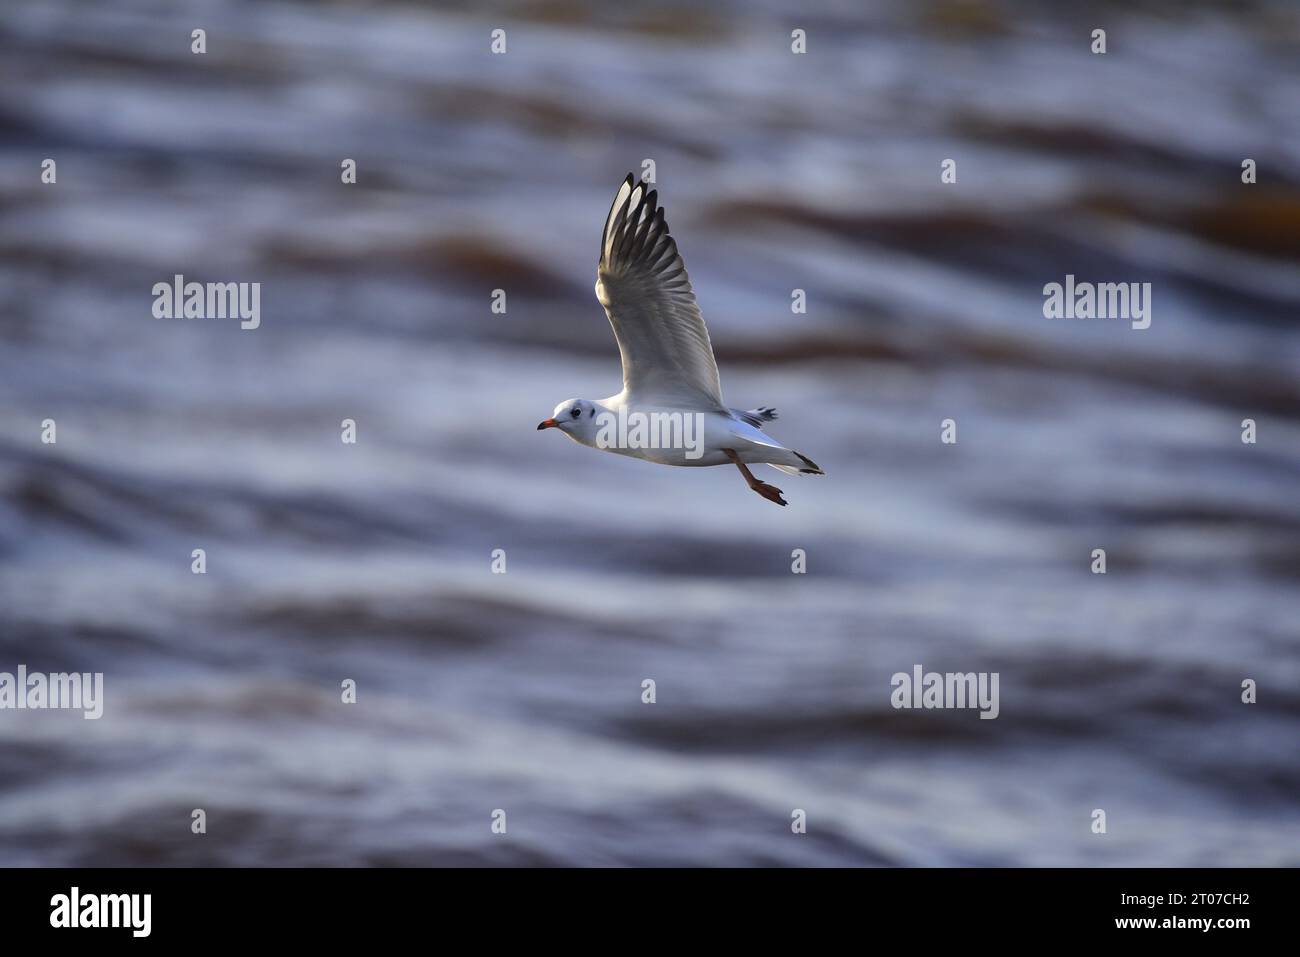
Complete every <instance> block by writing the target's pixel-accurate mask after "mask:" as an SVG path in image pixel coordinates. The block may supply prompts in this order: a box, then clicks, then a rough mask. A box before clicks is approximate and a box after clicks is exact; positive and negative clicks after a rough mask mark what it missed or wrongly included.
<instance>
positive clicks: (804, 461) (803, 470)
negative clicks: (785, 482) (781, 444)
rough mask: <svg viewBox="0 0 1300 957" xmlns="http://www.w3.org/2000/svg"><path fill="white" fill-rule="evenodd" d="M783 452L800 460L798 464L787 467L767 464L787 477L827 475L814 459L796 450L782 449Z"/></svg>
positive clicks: (771, 463) (772, 463)
mask: <svg viewBox="0 0 1300 957" xmlns="http://www.w3.org/2000/svg"><path fill="white" fill-rule="evenodd" d="M781 451H782V452H786V453H788V454H790V455H792V456H794V457H795V458H796V459H798V464H791V465H787V464H785V463H784V462H782V463H777V462H768V463H767V464H768V465H770V466H772V468H774V469H777V470H779V471H781V472H784V473H785V474H786V475H825V474H826V473H825V472H823V471H822V470H821V467H820V466H818V464H817V463H816V462H814V461H813V460H812V459H810V458H808V456H806V455H802V454H800V453H799V452H796V451H795V450H794V449H782V450H781Z"/></svg>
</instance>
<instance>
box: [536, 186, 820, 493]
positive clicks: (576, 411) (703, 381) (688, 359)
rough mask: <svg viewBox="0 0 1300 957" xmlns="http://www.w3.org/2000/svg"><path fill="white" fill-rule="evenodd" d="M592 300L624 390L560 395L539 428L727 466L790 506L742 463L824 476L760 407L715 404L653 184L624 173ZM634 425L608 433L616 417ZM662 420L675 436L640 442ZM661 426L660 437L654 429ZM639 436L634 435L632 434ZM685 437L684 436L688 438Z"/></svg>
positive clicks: (771, 412) (705, 349) (705, 334)
mask: <svg viewBox="0 0 1300 957" xmlns="http://www.w3.org/2000/svg"><path fill="white" fill-rule="evenodd" d="M596 298H597V299H598V300H599V301H600V304H601V305H602V306H604V307H605V315H606V316H608V317H609V324H610V325H611V326H613V327H614V339H615V340H616V341H617V342H618V351H619V355H620V357H621V358H622V360H623V391H622V392H620V393H619V394H618V395H615V396H610V397H609V398H608V399H598V400H593V399H568V400H567V401H564V402H561V403H560V404H559V405H557V406H556V407H555V411H554V412H553V413H551V417H550V418H549V419H545V420H543V421H542V422H541V424H539V425H538V426H537V428H538V430H541V429H559V430H560V431H561V432H563V433H564V434H565V435H567V436H568V437H569V438H571V439H572V440H573V441H575V442H577V443H579V444H581V445H586V446H589V447H591V448H598V449H601V450H603V451H607V452H615V453H617V454H619V455H629V456H632V457H633V458H639V459H645V460H647V461H650V462H655V463H658V464H661V465H680V466H709V465H727V464H731V465H734V466H736V468H738V469H740V474H741V475H743V476H744V478H745V482H746V484H748V485H749V487H750V488H751V489H753V490H754V491H755V492H757V493H758V494H759V495H761V496H762V497H763V498H765V499H767V500H768V501H769V502H775V503H776V504H777V505H786V504H788V503H787V502H786V500H785V499H784V498H782V497H781V495H782V492H781V490H780V489H779V488H777V487H776V486H774V485H769V484H768V483H767V482H763V481H760V480H759V479H757V478H755V477H754V473H753V472H751V471H750V470H749V468H748V466H750V465H756V464H765V465H770V466H772V467H773V468H776V469H779V470H781V471H782V472H785V473H787V474H789V475H798V474H804V475H823V474H825V473H823V472H822V470H821V469H820V468H818V466H817V464H816V463H814V462H813V461H812V459H810V458H808V457H807V456H805V455H801V454H800V453H798V452H796V451H794V450H793V449H787V448H785V447H784V446H782V445H781V444H780V443H779V442H775V441H773V440H772V439H771V438H770V437H769V436H767V435H766V434H765V433H764V432H763V426H764V424H765V423H767V422H770V421H772V420H773V419H775V418H776V410H775V409H772V408H768V407H766V406H764V407H760V408H757V409H749V410H745V411H742V410H740V409H731V408H728V407H727V406H726V405H724V404H723V402H722V386H721V383H720V382H719V380H718V365H717V362H716V361H715V360H714V358H713V345H712V343H711V342H710V341H709V331H708V330H707V329H706V328H705V327H704V318H703V317H702V316H701V315H700V308H699V306H697V305H696V303H695V293H694V292H693V291H692V289H691V282H690V279H689V278H687V275H686V266H685V264H683V262H682V257H681V256H680V255H678V252H677V243H676V242H674V241H673V237H672V236H671V235H670V234H669V232H668V223H666V222H665V221H664V211H663V208H662V207H660V206H659V205H658V192H657V190H653V189H652V190H649V191H647V190H646V188H645V184H643V183H641V182H638V181H637V180H636V179H635V178H634V177H633V175H632V174H631V173H628V174H627V178H626V179H624V180H623V183H622V184H621V185H620V186H619V188H618V193H617V194H615V196H614V202H613V205H611V206H610V208H609V215H608V216H606V217H605V230H604V232H603V234H602V235H601V239H600V261H599V264H598V265H597V267H596ZM619 422H623V423H632V428H630V429H628V428H626V427H624V428H623V429H622V430H621V431H619V435H618V440H612V438H613V436H614V433H615V432H616V431H618V430H616V429H615V428H614V426H615V424H616V423H619ZM638 423H642V424H644V423H650V424H651V426H653V424H654V423H661V424H663V423H667V426H668V427H671V426H676V430H675V431H674V430H673V429H672V428H668V427H665V428H666V431H667V433H668V434H669V435H670V437H672V438H673V441H670V442H667V443H657V442H654V441H653V439H652V440H650V441H646V440H645V437H646V435H647V434H648V435H650V436H654V435H656V433H655V432H654V429H653V427H652V428H650V429H645V428H642V429H641V430H640V432H638ZM663 434H664V430H661V431H660V432H659V433H658V435H660V436H662V435H663ZM638 435H640V437H641V440H639V441H629V439H636V438H637V436H638ZM691 439H693V441H687V440H691Z"/></svg>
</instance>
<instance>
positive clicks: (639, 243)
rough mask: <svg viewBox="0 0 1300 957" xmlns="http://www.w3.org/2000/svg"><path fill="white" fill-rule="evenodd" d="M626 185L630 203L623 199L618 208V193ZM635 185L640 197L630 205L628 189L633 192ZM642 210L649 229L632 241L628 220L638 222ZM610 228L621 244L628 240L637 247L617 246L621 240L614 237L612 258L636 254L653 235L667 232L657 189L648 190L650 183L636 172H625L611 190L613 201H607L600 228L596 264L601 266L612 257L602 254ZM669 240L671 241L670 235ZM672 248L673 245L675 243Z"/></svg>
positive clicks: (643, 249) (606, 264)
mask: <svg viewBox="0 0 1300 957" xmlns="http://www.w3.org/2000/svg"><path fill="white" fill-rule="evenodd" d="M625 186H626V187H627V188H628V190H629V202H625V203H623V205H622V206H621V207H618V206H616V204H617V203H618V197H619V193H621V192H622V190H623V187H625ZM638 187H639V188H640V189H641V196H640V198H639V199H638V200H637V202H636V204H635V205H632V204H631V203H630V197H631V192H635V191H636V189H637V188H638ZM643 209H648V210H649V212H648V213H647V214H646V219H647V220H649V225H648V228H646V229H645V230H644V231H643V233H642V235H641V236H640V237H638V238H636V239H635V240H634V239H633V237H632V236H631V235H629V232H628V223H638V222H640V220H641V211H642V210H643ZM611 231H612V232H613V233H614V234H615V236H616V237H621V245H622V246H627V245H628V244H629V243H632V244H633V245H635V246H636V247H638V249H636V250H633V249H630V248H619V246H620V240H619V239H616V240H615V249H613V250H611V252H612V253H613V254H614V255H613V257H612V258H614V259H623V258H626V257H628V256H629V255H631V256H635V255H636V254H637V252H644V251H645V249H648V248H649V247H648V246H647V245H646V244H647V243H648V242H651V237H652V236H658V235H662V234H666V233H668V222H667V220H666V219H665V218H664V209H663V207H662V206H660V205H659V190H658V189H650V188H649V184H647V183H645V182H643V181H642V180H640V179H639V178H638V177H637V176H636V174H635V173H628V174H627V175H626V176H625V177H623V181H622V182H621V183H619V186H618V189H617V190H615V192H614V200H613V202H612V203H610V207H609V214H608V215H607V216H606V217H605V228H604V229H603V230H602V231H601V236H600V259H599V261H598V264H599V266H601V267H605V266H608V265H609V258H611V257H606V255H605V246H606V243H607V242H608V241H609V238H610V233H611ZM669 239H670V241H671V236H670V237H669ZM674 248H676V247H675V246H674Z"/></svg>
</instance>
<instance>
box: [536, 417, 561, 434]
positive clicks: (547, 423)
mask: <svg viewBox="0 0 1300 957" xmlns="http://www.w3.org/2000/svg"><path fill="white" fill-rule="evenodd" d="M559 424H560V423H558V422H556V421H555V420H554V419H543V420H542V421H541V423H540V424H539V425H538V426H537V431H538V432H540V431H542V429H553V428H555V427H556V426H557V425H559Z"/></svg>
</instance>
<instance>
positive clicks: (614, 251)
mask: <svg viewBox="0 0 1300 957" xmlns="http://www.w3.org/2000/svg"><path fill="white" fill-rule="evenodd" d="M656 198H657V194H656V192H655V191H654V190H650V191H648V192H647V190H646V188H645V185H644V184H643V183H638V182H636V181H635V180H634V179H633V177H632V174H631V173H629V174H628V176H627V179H626V180H624V181H623V184H622V185H621V186H620V187H619V190H618V193H617V195H616V196H615V197H614V203H613V205H612V206H611V207H610V209H609V216H608V217H606V219H605V231H604V234H603V235H602V236H601V241H600V264H599V266H598V267H597V269H596V298H597V299H599V300H600V304H601V305H602V306H604V307H605V314H606V315H607V316H609V324H610V325H611V326H613V327H614V338H615V339H616V340H618V350H619V354H620V355H621V356H622V359H623V393H624V396H625V398H626V399H627V400H628V401H629V402H635V403H638V404H660V405H667V406H675V407H683V408H691V409H697V410H706V409H718V410H723V409H724V407H723V405H722V386H721V384H720V383H719V381H718V366H717V363H716V362H715V361H714V358H713V345H712V344H711V343H710V342H709V331H708V330H707V329H706V328H705V327H704V319H703V317H702V316H701V315H700V309H699V306H697V305H696V304H695V293H694V292H693V291H692V290H691V282H690V279H689V278H688V277H687V275H686V267H685V265H684V264H683V263H682V257H681V256H680V255H678V253H677V244H676V243H675V242H674V241H673V238H672V236H671V235H670V234H669V232H668V224H667V223H666V222H664V211H663V209H662V208H660V207H658V206H657V205H656Z"/></svg>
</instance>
